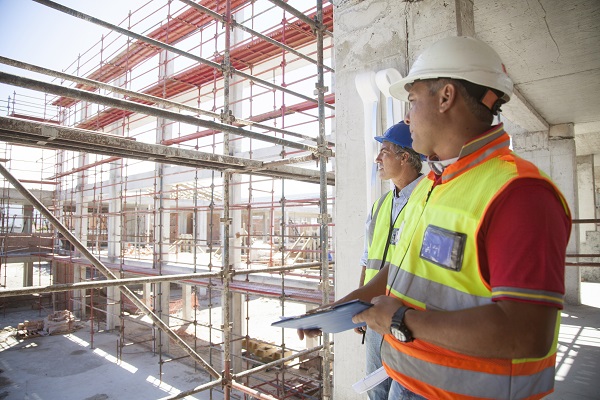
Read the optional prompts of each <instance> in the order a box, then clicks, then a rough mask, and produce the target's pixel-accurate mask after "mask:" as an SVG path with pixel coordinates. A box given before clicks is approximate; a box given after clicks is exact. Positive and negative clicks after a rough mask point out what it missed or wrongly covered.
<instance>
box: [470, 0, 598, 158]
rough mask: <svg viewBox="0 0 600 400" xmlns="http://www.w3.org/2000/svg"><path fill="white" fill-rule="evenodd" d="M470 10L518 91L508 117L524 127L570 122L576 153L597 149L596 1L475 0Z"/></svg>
mask: <svg viewBox="0 0 600 400" xmlns="http://www.w3.org/2000/svg"><path fill="white" fill-rule="evenodd" d="M474 14H475V27H476V28H475V29H476V32H477V36H478V37H479V38H480V39H482V40H484V41H485V42H487V43H489V44H490V45H491V46H492V47H494V49H495V50H496V51H497V52H498V53H499V54H500V57H501V58H502V60H503V61H504V63H505V65H506V68H507V70H508V73H509V75H510V76H511V78H512V79H513V81H514V82H515V85H516V86H515V88H516V90H517V91H518V92H519V93H520V95H519V93H518V94H517V96H518V98H516V99H515V98H513V99H511V102H510V103H508V104H507V105H506V106H505V107H506V108H505V110H504V111H505V114H506V116H507V118H510V119H513V118H511V115H509V114H512V116H513V117H514V119H513V121H514V122H515V123H517V124H519V125H521V126H522V127H524V128H526V129H528V130H531V129H532V128H535V127H538V128H542V127H543V126H544V125H550V126H552V125H558V124H568V123H573V124H574V131H575V143H576V148H577V154H578V155H587V154H595V153H599V154H600V1H599V0H568V1H560V0H518V1H510V2H506V1H503V0H475V1H474ZM513 100H516V102H515V103H514V104H511V103H513ZM509 105H510V107H509ZM524 125H525V126H524ZM527 125H529V126H527Z"/></svg>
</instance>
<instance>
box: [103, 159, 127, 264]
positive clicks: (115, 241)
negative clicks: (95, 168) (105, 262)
mask: <svg viewBox="0 0 600 400" xmlns="http://www.w3.org/2000/svg"><path fill="white" fill-rule="evenodd" d="M110 164H111V167H110V182H111V184H110V185H109V188H108V192H109V195H108V198H109V200H108V216H107V230H108V259H109V261H110V262H112V263H117V262H118V261H119V258H120V257H121V233H122V224H123V221H122V215H121V213H122V211H123V209H122V208H123V204H122V202H121V195H122V193H123V168H122V164H121V160H117V161H113V162H112V163H110Z"/></svg>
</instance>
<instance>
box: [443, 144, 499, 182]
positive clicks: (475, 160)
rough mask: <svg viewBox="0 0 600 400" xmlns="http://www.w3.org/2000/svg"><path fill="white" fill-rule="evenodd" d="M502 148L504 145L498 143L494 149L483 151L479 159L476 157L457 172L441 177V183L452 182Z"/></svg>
mask: <svg viewBox="0 0 600 400" xmlns="http://www.w3.org/2000/svg"><path fill="white" fill-rule="evenodd" d="M503 147H506V144H504V143H499V144H497V145H496V146H494V147H490V148H489V149H488V150H486V151H484V152H483V153H481V155H480V156H479V157H477V158H476V159H474V160H473V161H471V162H470V163H469V164H467V165H465V166H463V167H462V168H461V169H459V170H458V171H455V172H454V173H452V174H450V173H448V174H446V175H443V176H442V182H448V181H450V180H452V179H453V178H454V177H455V176H457V175H459V174H462V173H463V172H465V171H468V170H470V169H471V168H473V167H475V166H476V165H479V164H481V162H482V161H483V160H485V159H486V157H489V155H490V154H492V153H494V152H495V151H497V150H498V149H501V148H503Z"/></svg>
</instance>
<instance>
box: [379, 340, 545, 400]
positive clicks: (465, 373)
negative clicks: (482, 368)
mask: <svg viewBox="0 0 600 400" xmlns="http://www.w3.org/2000/svg"><path fill="white" fill-rule="evenodd" d="M381 356H382V359H383V362H384V363H385V364H387V366H388V367H390V368H392V369H393V370H394V371H398V372H399V373H400V374H402V375H405V376H408V377H410V378H413V379H416V380H419V381H421V382H424V383H426V384H427V385H430V386H433V387H436V388H440V389H442V390H445V391H447V392H451V393H458V394H461V395H465V396H473V397H478V398H484V399H522V398H525V397H529V396H532V395H534V394H538V393H546V392H548V391H550V390H552V388H553V387H554V373H555V368H554V366H552V367H548V368H546V369H544V370H542V371H540V372H538V373H537V374H534V375H526V376H513V377H512V378H511V377H510V376H506V375H496V374H488V373H485V372H477V371H470V370H464V369H458V368H451V367H446V366H443V365H438V364H432V363H429V362H427V361H423V360H419V359H416V358H414V357H411V356H409V355H407V354H405V353H402V352H400V351H396V350H394V348H393V347H392V346H391V345H390V344H389V343H387V342H386V341H385V340H384V342H383V343H382V345H381Z"/></svg>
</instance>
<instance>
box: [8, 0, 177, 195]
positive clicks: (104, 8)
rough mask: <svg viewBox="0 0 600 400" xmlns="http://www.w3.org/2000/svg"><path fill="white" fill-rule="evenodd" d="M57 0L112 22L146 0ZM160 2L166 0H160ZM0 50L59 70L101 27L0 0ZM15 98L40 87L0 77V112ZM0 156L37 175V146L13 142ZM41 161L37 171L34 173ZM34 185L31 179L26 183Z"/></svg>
mask: <svg viewBox="0 0 600 400" xmlns="http://www.w3.org/2000/svg"><path fill="white" fill-rule="evenodd" d="M56 2H57V3H59V4H62V5H64V6H67V7H70V8H73V9H75V10H77V11H80V12H82V13H85V14H89V15H92V16H94V17H96V18H98V19H101V20H104V21H107V22H110V23H113V24H118V23H119V22H121V21H122V20H123V19H124V18H126V17H127V15H128V12H129V10H136V9H137V8H139V7H140V6H141V5H143V4H145V3H147V2H148V0H57V1H56ZM165 2H166V0H165ZM0 27H2V33H1V34H0V55H1V56H3V57H6V58H11V59H14V60H18V61H23V62H26V63H30V64H34V65H38V66H43V67H46V68H49V69H54V70H58V71H62V70H64V69H66V68H67V67H68V66H69V65H71V64H72V63H73V61H75V60H76V59H77V56H78V55H79V54H80V53H81V52H83V51H85V50H87V49H89V48H91V47H92V46H93V45H94V44H95V43H97V42H98V41H99V40H100V39H101V37H102V35H103V34H104V35H106V34H107V32H109V31H108V30H107V29H106V28H103V27H101V26H98V25H95V24H92V23H90V22H86V21H84V20H81V19H79V18H76V17H73V16H71V15H67V14H65V13H62V12H60V11H57V10H54V9H52V8H49V7H47V6H45V5H42V4H39V3H36V2H34V1H32V0H0ZM0 71H2V72H6V73H10V74H14V75H19V76H25V77H30V78H33V79H38V80H42V81H51V80H52V79H53V78H51V77H48V76H46V75H42V74H37V73H33V72H30V71H26V70H23V69H20V68H14V67H9V66H7V65H5V64H1V63H0ZM15 91H16V93H17V99H19V98H20V99H23V96H24V95H25V96H32V97H34V98H37V99H40V100H34V99H32V100H29V99H27V100H28V101H31V102H33V101H36V103H37V102H38V101H39V102H40V103H41V99H43V93H41V92H37V91H31V90H27V89H23V88H20V87H13V86H9V85H6V84H4V83H0V116H6V115H7V102H8V98H9V96H10V97H11V98H12V97H13V95H14V92H15ZM0 158H11V159H12V160H13V162H12V163H11V166H10V167H11V172H12V173H13V175H15V176H16V177H17V178H19V179H43V177H45V176H49V175H48V173H47V172H43V171H44V170H45V169H46V168H48V171H50V170H51V168H52V167H51V165H49V166H44V165H43V164H44V163H45V162H46V161H45V160H46V156H45V153H43V152H42V150H39V149H33V148H28V149H25V148H22V147H18V146H15V147H13V149H12V153H11V154H5V150H4V146H0ZM40 166H41V170H42V173H41V175H42V176H41V177H40ZM26 186H29V187H34V186H32V185H26Z"/></svg>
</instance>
